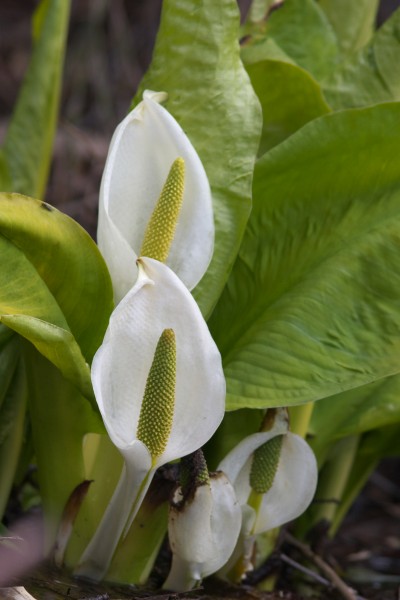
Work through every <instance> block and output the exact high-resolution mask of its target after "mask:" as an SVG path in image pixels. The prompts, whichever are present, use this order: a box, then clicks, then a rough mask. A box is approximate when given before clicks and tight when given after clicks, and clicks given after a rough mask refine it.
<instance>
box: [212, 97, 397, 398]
mask: <svg viewBox="0 0 400 600" xmlns="http://www.w3.org/2000/svg"><path fill="white" fill-rule="evenodd" d="M399 120H400V104H386V105H381V106H376V107H373V108H370V109H363V110H350V111H345V112H342V113H337V114H332V115H327V116H324V117H321V118H320V119H317V120H315V121H312V122H311V123H309V124H307V125H305V126H304V127H303V128H302V129H301V130H300V131H298V132H297V133H295V134H294V135H293V136H291V137H290V138H289V139H287V140H286V141H285V142H283V143H282V144H280V145H279V146H278V147H276V148H274V149H273V150H271V151H270V152H268V153H267V154H266V155H265V156H264V157H263V158H262V159H261V160H260V161H259V162H258V165H257V167H256V171H255V178H254V209H253V212H252V215H251V218H250V221H249V225H248V229H247V231H246V235H245V237H244V240H243V244H242V247H241V250H240V254H239V257H238V260H237V262H236V264H235V267H234V269H233V271H232V275H231V277H230V279H229V281H228V285H227V288H226V290H225V292H224V294H223V296H222V297H221V299H220V302H219V304H218V306H217V308H216V310H215V311H214V313H213V316H212V319H211V321H210V327H211V330H212V332H213V334H214V337H215V339H216V341H217V343H218V345H219V347H220V349H221V352H222V355H223V362H224V367H225V374H226V377H227V384H228V399H227V406H228V409H235V408H242V407H263V406H264V407H265V406H277V405H294V404H300V403H304V402H309V401H312V400H316V399H320V398H324V397H326V396H330V395H333V394H337V393H339V392H341V391H344V390H347V389H351V388H355V387H357V386H360V385H365V384H367V383H371V382H373V381H375V380H377V379H379V378H383V377H386V376H388V375H393V374H395V373H397V372H398V371H399V360H398V356H399V351H400V339H399V336H398V332H399V327H400V303H399V301H398V298H399V293H398V290H399V285H400V252H399V248H400V138H399V136H398V123H399Z"/></svg>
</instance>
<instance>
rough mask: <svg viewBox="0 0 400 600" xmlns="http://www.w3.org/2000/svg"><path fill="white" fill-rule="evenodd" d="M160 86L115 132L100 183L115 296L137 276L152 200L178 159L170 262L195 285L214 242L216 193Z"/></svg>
mask: <svg viewBox="0 0 400 600" xmlns="http://www.w3.org/2000/svg"><path fill="white" fill-rule="evenodd" d="M165 99H166V94H165V93H163V92H158V93H157V92H151V91H145V92H144V94H143V101H142V102H140V104H138V105H137V106H136V107H135V108H134V109H133V110H132V111H131V112H130V113H129V114H128V116H127V117H126V118H125V119H124V120H123V121H122V123H120V125H119V126H118V127H117V129H116V130H115V133H114V136H113V138H112V140H111V145H110V149H109V153H108V157H107V161H106V165H105V169H104V173H103V178H102V182H101V189H100V202H99V222H98V230H97V240H98V245H99V248H100V250H101V253H102V255H103V257H104V259H105V261H106V263H107V266H108V268H109V271H110V274H111V279H112V282H113V287H114V296H115V300H116V302H119V301H120V300H121V298H123V297H124V295H125V294H126V293H127V292H128V291H129V290H130V288H131V287H132V286H133V284H134V283H135V281H136V277H137V270H136V259H137V257H138V256H139V254H140V250H141V247H142V242H143V238H144V233H145V230H146V227H147V224H148V222H149V220H150V217H151V214H152V212H153V210H154V207H155V204H156V202H157V200H158V198H159V196H160V194H161V190H162V188H163V185H164V183H165V181H166V179H167V176H168V173H169V170H170V168H171V166H172V163H173V162H174V160H175V159H176V158H178V157H181V158H183V159H184V161H185V187H184V195H183V204H182V209H181V212H180V215H179V220H178V224H177V228H176V232H175V236H174V239H173V242H172V245H171V250H170V253H169V256H168V259H167V261H166V263H167V265H168V266H169V267H171V269H172V270H173V271H174V272H175V273H176V274H177V275H178V277H179V278H180V279H181V280H182V281H183V282H184V283H185V285H186V287H187V288H188V289H193V288H194V287H195V285H196V284H197V283H198V282H199V281H200V279H201V278H202V277H203V275H204V273H205V272H206V270H207V267H208V265H209V263H210V260H211V257H212V253H213V247H214V218H213V209H212V200H211V191H210V186H209V183H208V179H207V175H206V173H205V170H204V167H203V165H202V163H201V161H200V158H199V156H198V155H197V153H196V151H195V149H194V148H193V146H192V144H191V142H190V141H189V139H188V137H187V136H186V134H185V133H184V132H183V130H182V129H181V127H180V125H179V124H178V123H177V121H176V120H175V119H174V118H173V117H172V115H171V114H170V113H169V112H168V111H167V110H166V109H165V108H163V107H162V106H161V105H160V104H159V102H160V101H162V100H165Z"/></svg>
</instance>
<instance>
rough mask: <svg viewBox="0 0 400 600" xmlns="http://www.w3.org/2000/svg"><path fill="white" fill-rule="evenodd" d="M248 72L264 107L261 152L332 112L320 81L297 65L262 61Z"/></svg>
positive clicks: (253, 65) (252, 66)
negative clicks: (310, 122)
mask: <svg viewBox="0 0 400 600" xmlns="http://www.w3.org/2000/svg"><path fill="white" fill-rule="evenodd" d="M247 73H248V74H249V76H250V80H251V83H252V85H253V88H254V91H255V92H256V94H257V96H258V98H259V100H260V103H261V106H262V110H263V130H262V136H261V141H260V149H259V154H263V153H264V152H266V151H267V150H269V149H270V148H272V147H273V146H276V145H277V144H279V143H280V142H282V141H283V140H284V139H286V138H287V137H289V136H290V135H292V134H293V133H294V132H295V131H297V130H298V129H300V127H302V126H303V125H305V123H308V121H312V120H313V119H316V118H317V117H320V116H321V115H324V114H326V113H328V112H330V108H329V106H328V105H327V103H326V101H325V99H324V97H323V94H322V90H321V88H320V86H319V84H318V83H317V82H316V81H315V79H313V78H312V77H311V75H310V74H309V73H308V72H307V71H305V70H304V69H302V68H300V67H298V66H297V65H295V64H290V63H288V62H284V61H278V60H263V61H260V62H256V63H254V64H250V65H248V66H247Z"/></svg>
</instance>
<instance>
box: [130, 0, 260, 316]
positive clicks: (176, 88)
mask: <svg viewBox="0 0 400 600" xmlns="http://www.w3.org/2000/svg"><path fill="white" fill-rule="evenodd" d="M238 28H239V11H238V7H237V3H236V1H235V0H220V1H218V2H215V0H165V2H164V3H163V12H162V19H161V25H160V30H159V34H158V36H157V43H156V48H155V51H154V57H153V62H152V65H151V67H150V70H149V72H148V73H147V74H146V75H145V77H144V80H143V82H142V84H141V86H140V90H139V92H138V95H137V97H136V100H135V101H136V102H138V101H139V100H140V99H141V94H142V92H143V90H144V89H146V88H147V89H153V90H165V91H166V92H168V101H167V103H166V105H165V106H166V108H167V109H168V110H169V111H170V112H171V113H172V114H173V116H174V117H175V118H176V119H177V120H178V121H179V123H180V125H181V126H182V127H183V129H184V130H185V132H186V133H187V135H188V136H189V138H190V140H191V142H192V143H193V145H194V147H195V148H196V150H197V152H198V153H199V155H200V158H201V160H202V161H203V164H204V167H205V169H206V172H207V175H208V178H209V180H210V184H211V188H212V194H213V202H214V215H215V224H216V240H215V252H214V257H213V260H212V262H211V265H210V267H209V270H208V272H207V274H206V275H205V277H204V278H203V280H202V281H201V282H200V284H199V286H198V287H197V288H196V290H195V297H196V299H197V301H198V302H199V304H200V306H201V308H202V310H203V313H205V314H207V313H209V312H210V310H211V308H212V307H213V305H214V304H215V302H216V300H217V298H218V296H219V294H220V293H221V290H222V288H223V286H224V284H225V281H226V279H227V277H228V274H229V272H230V269H231V267H232V264H233V261H234V259H235V256H236V253H237V251H238V248H239V243H240V240H241V237H242V235H243V231H244V227H245V225H246V221H247V218H248V215H249V211H250V198H251V182H252V174H253V166H254V159H255V155H256V152H257V146H258V139H259V135H260V131H261V111H260V107H259V104H258V101H257V98H256V96H255V94H254V92H253V89H252V87H251V85H250V82H249V80H248V77H247V74H246V72H245V70H244V68H243V66H242V64H241V61H240V56H239V45H238V41H237V37H238ZM155 143H156V141H155Z"/></svg>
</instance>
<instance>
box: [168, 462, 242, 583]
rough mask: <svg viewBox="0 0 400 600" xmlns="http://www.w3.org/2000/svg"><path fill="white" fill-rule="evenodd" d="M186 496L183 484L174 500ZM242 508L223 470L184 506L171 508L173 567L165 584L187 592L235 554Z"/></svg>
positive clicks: (200, 487)
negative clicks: (183, 494) (182, 488)
mask: <svg viewBox="0 0 400 600" xmlns="http://www.w3.org/2000/svg"><path fill="white" fill-rule="evenodd" d="M181 498H182V492H181V488H178V489H177V490H176V492H175V494H174V502H175V503H178V502H179V500H180V499H181ZM241 519H242V515H241V508H240V505H239V503H238V501H237V499H236V496H235V492H234V489H233V487H232V485H231V483H230V482H229V480H228V479H227V477H226V476H225V475H224V474H223V473H215V474H213V475H211V478H210V481H209V483H207V484H204V485H201V486H199V487H198V488H197V489H196V492H195V495H194V497H193V499H192V500H190V501H189V502H187V503H186V504H185V506H184V507H183V508H182V509H179V508H175V507H174V505H172V507H171V508H170V513H169V522H168V536H169V542H170V546H171V550H172V566H171V571H170V573H169V575H168V578H167V580H166V581H165V583H164V585H163V588H164V589H168V590H174V591H176V592H186V591H189V590H191V589H192V588H193V587H195V586H196V585H198V584H199V583H200V582H201V580H202V579H204V577H207V576H208V575H211V574H212V573H215V572H216V571H218V569H220V568H221V567H222V566H223V565H224V564H225V563H226V562H227V560H228V559H229V557H230V556H231V554H232V552H233V550H234V548H235V545H236V542H237V539H238V536H239V533H240V528H241Z"/></svg>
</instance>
